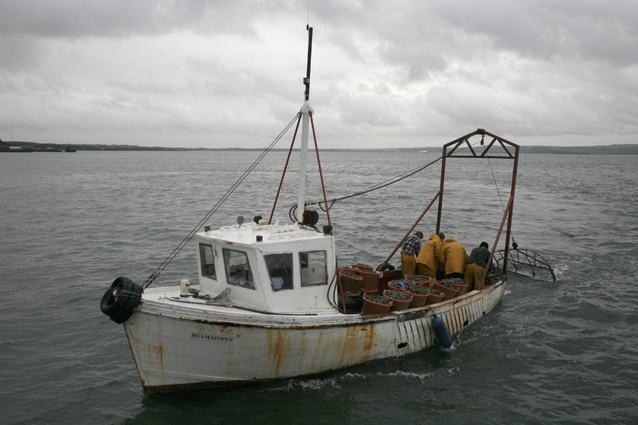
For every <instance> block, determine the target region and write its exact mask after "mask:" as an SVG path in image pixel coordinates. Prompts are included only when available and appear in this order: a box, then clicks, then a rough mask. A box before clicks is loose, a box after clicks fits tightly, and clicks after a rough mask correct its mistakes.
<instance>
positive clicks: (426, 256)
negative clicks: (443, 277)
mask: <svg viewBox="0 0 638 425" xmlns="http://www.w3.org/2000/svg"><path fill="white" fill-rule="evenodd" d="M441 245H443V241H442V240H441V238H440V237H439V236H438V235H437V234H436V233H432V234H431V235H430V240H429V241H427V242H426V243H425V245H423V248H421V251H419V256H418V257H417V258H416V262H417V263H421V264H425V265H426V266H428V268H429V269H430V270H432V271H433V272H436V266H437V265H438V264H439V261H441V262H442V260H441Z"/></svg>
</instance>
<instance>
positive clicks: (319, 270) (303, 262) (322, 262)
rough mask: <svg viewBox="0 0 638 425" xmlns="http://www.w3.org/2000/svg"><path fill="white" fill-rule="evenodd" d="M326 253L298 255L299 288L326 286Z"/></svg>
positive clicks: (309, 252) (302, 253) (317, 252)
mask: <svg viewBox="0 0 638 425" xmlns="http://www.w3.org/2000/svg"><path fill="white" fill-rule="evenodd" d="M326 258H327V255H326V251H307V252H300V253H299V264H300V266H301V286H312V285H326V284H327V283H328V272H327V267H326V263H327V260H326Z"/></svg>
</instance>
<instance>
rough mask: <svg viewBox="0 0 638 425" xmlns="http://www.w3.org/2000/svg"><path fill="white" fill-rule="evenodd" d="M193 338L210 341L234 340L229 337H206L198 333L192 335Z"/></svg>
mask: <svg viewBox="0 0 638 425" xmlns="http://www.w3.org/2000/svg"><path fill="white" fill-rule="evenodd" d="M191 338H197V339H208V340H210V341H221V342H233V339H232V338H230V337H227V336H217V335H205V334H198V333H197V332H193V333H191Z"/></svg>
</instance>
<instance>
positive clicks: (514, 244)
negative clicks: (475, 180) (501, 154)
mask: <svg viewBox="0 0 638 425" xmlns="http://www.w3.org/2000/svg"><path fill="white" fill-rule="evenodd" d="M487 163H488V164H489V166H490V171H491V172H492V179H494V186H495V187H496V193H498V199H499V200H500V201H501V208H503V212H505V204H503V198H501V191H500V190H498V183H497V182H496V175H495V174H494V169H492V163H491V162H490V159H489V158H487ZM510 235H511V236H512V247H513V248H514V249H517V248H518V244H517V243H516V239H514V233H513V232H511V233H510Z"/></svg>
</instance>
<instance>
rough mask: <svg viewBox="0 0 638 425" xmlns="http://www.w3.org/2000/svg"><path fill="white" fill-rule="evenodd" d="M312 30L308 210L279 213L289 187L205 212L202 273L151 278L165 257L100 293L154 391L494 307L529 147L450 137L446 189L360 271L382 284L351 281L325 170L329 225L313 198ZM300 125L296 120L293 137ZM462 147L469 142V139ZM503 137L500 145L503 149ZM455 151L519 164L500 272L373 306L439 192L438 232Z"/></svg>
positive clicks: (245, 374) (322, 359) (327, 364)
mask: <svg viewBox="0 0 638 425" xmlns="http://www.w3.org/2000/svg"><path fill="white" fill-rule="evenodd" d="M308 36H309V38H308V39H309V43H308V67H307V74H306V78H304V84H305V86H306V91H305V100H304V104H303V106H302V108H301V110H300V111H299V113H298V114H297V117H296V123H297V129H299V126H301V138H300V139H301V148H300V155H301V159H300V164H301V166H300V171H299V174H300V175H299V189H298V194H297V211H298V212H300V213H299V214H296V217H295V216H294V215H293V219H294V221H293V222H292V223H280V222H279V221H275V222H274V223H273V222H272V220H273V217H272V215H274V210H275V205H276V203H277V198H278V197H279V192H277V196H276V197H275V204H274V205H273V214H271V217H270V218H268V219H265V218H262V217H259V216H257V217H255V218H254V219H253V220H251V221H249V222H244V220H243V219H242V218H240V219H238V220H237V222H236V223H235V222H233V223H232V224H229V225H228V226H225V227H221V228H216V229H212V228H211V227H210V226H204V224H205V221H202V222H200V223H199V224H198V225H197V226H196V229H195V231H194V232H193V233H192V234H191V235H189V237H187V238H186V239H185V241H186V242H188V241H190V240H191V239H192V240H193V241H194V245H195V247H196V253H195V254H196V256H197V264H198V270H197V273H198V276H199V277H198V282H189V281H186V280H182V281H180V282H179V285H177V284H176V285H175V286H172V287H158V288H150V287H149V285H150V283H151V282H152V281H153V280H154V279H155V278H156V277H157V276H158V274H159V271H161V270H162V268H161V267H162V266H161V267H160V268H158V270H156V271H155V272H154V273H153V274H152V275H151V276H150V277H149V279H148V280H147V282H146V283H144V284H142V285H139V284H136V283H134V282H133V281H131V280H130V279H128V278H126V277H118V278H117V279H115V281H114V282H113V284H112V285H111V286H110V287H109V288H108V290H107V291H106V293H105V294H104V296H103V298H102V301H101V305H100V307H101V310H102V311H103V312H104V313H105V314H106V315H107V316H109V317H110V318H111V320H113V321H114V322H116V323H118V324H123V326H124V330H125V332H126V336H127V338H128V342H129V345H130V348H131V352H132V354H133V359H134V361H135V364H136V366H137V370H138V372H139V377H140V380H141V383H142V386H143V388H144V390H145V392H146V393H157V392H171V391H183V390H192V389H198V388H208V387H219V386H231V385H238V384H246V383H254V382H261V381H270V380H276V379H282V378H292V377H300V376H307V375H316V374H321V373H325V372H328V371H334V370H339V369H343V368H347V367H349V366H354V365H357V364H361V363H364V362H368V361H371V360H375V359H383V358H388V357H400V356H405V355H408V354H410V353H415V352H418V351H420V350H423V349H426V348H428V347H431V346H433V345H435V344H438V343H439V342H440V341H441V340H442V339H443V338H445V337H448V338H449V337H450V336H454V335H456V334H458V333H459V332H461V331H462V330H463V329H465V328H466V327H468V326H470V325H471V324H473V323H474V322H476V321H478V320H479V319H480V318H481V317H482V316H483V315H485V314H486V313H488V312H490V311H491V310H493V309H494V307H495V306H496V305H497V304H498V303H499V301H500V300H501V297H502V296H503V293H504V291H505V287H506V283H507V274H506V270H507V266H506V263H507V258H508V245H509V239H510V231H511V223H512V212H513V202H514V188H515V184H516V168H517V163H518V154H519V148H518V146H517V145H515V144H513V143H511V142H509V141H507V140H505V139H502V138H500V137H498V136H496V135H493V134H491V133H489V132H487V131H485V130H483V129H478V130H476V131H475V132H472V133H470V134H467V135H465V136H462V137H460V138H458V139H456V140H454V141H452V142H450V143H447V144H445V145H444V146H443V153H442V156H441V158H440V159H441V163H442V167H441V184H440V189H439V191H438V192H437V193H436V194H435V195H434V197H433V198H432V200H431V202H429V204H428V205H427V207H426V208H425V210H424V211H423V213H422V214H421V216H420V217H419V218H418V219H417V220H416V222H415V223H414V225H413V226H412V227H411V228H410V229H406V233H405V236H403V238H402V239H401V240H400V241H398V243H397V245H396V248H394V251H393V252H392V253H391V254H389V256H388V257H387V260H386V261H385V262H384V263H383V264H382V265H381V266H379V267H378V268H377V269H376V270H368V271H363V270H360V271H356V270H355V274H357V272H360V276H363V275H364V274H367V275H372V277H373V279H372V286H371V287H370V286H366V287H365V288H363V287H362V288H355V290H354V291H347V290H346V289H345V278H342V277H343V276H345V275H346V274H347V273H345V272H344V270H345V268H340V267H339V265H338V259H337V255H336V248H335V246H336V242H335V238H336V236H335V235H333V233H332V227H331V224H330V214H329V208H328V205H329V202H328V199H327V197H326V190H325V187H323V178H322V182H321V184H322V187H323V199H324V207H325V212H326V218H327V224H326V225H324V226H323V227H322V228H321V229H319V228H318V222H317V217H318V214H317V213H316V212H315V211H312V210H309V209H307V205H306V193H305V192H306V163H307V161H308V140H309V134H310V128H312V134H313V136H314V142H315V148H316V149H315V150H316V153H317V161H318V164H319V174H320V175H321V164H320V161H319V149H318V148H317V141H316V136H315V135H314V122H313V109H312V108H311V106H310V103H309V89H310V58H311V52H312V28H308ZM296 135H297V130H295V136H294V137H293V145H294V140H295V138H296ZM475 136H476V137H479V138H481V144H483V143H482V142H483V139H485V138H486V137H487V138H488V141H486V145H485V146H484V147H483V149H482V150H481V151H480V152H479V151H478V150H477V149H474V148H473V147H472V144H471V143H470V138H472V137H475ZM490 138H491V142H489V139H490ZM293 145H291V148H290V153H289V156H288V158H290V154H291V153H292V152H293ZM461 146H463V147H467V149H463V150H461V149H459V148H460V147H461ZM497 147H498V149H499V152H498V153H494V152H495V151H496V148H497ZM452 158H454V159H456V158H465V159H475V160H476V159H486V158H504V159H509V160H512V162H513V164H514V165H513V173H512V184H511V192H510V198H509V202H508V204H507V207H506V208H505V212H504V214H503V218H502V221H501V223H500V227H499V230H498V233H497V236H496V240H495V241H494V242H493V244H492V247H493V248H492V250H491V257H490V264H491V260H492V258H493V256H494V252H495V249H496V246H497V245H498V242H499V238H500V237H501V234H502V233H503V230H504V229H505V247H506V248H505V250H504V252H503V258H502V261H503V262H504V264H505V265H504V267H503V268H502V271H499V270H496V269H494V270H491V271H490V272H489V274H488V272H487V271H486V272H485V273H484V275H483V277H482V281H481V285H479V286H478V287H477V288H476V289H474V290H472V291H470V292H468V293H465V294H462V295H457V293H456V292H455V294H454V295H453V296H451V297H449V299H443V300H441V301H436V302H434V303H431V304H424V305H421V306H415V307H412V308H410V306H408V308H404V309H402V310H393V311H385V312H376V313H370V312H369V311H368V312H366V310H365V306H364V307H362V305H361V302H363V299H364V298H366V297H365V296H363V297H362V295H361V291H365V292H366V293H369V294H373V293H376V294H378V295H383V294H384V293H385V290H386V289H388V288H389V286H388V285H389V284H390V282H391V281H393V280H397V279H401V273H402V271H401V270H400V269H392V267H390V266H389V264H390V262H391V261H392V258H393V256H394V254H395V253H396V252H397V250H398V249H399V248H400V247H401V245H402V243H403V242H404V240H405V239H406V238H407V237H408V236H409V235H410V234H411V232H412V231H413V230H414V228H415V227H416V226H417V224H418V223H419V222H420V220H421V219H422V218H423V216H424V215H425V214H426V213H427V212H428V210H429V209H430V208H431V207H432V206H433V205H434V204H435V202H438V215H437V229H436V230H437V232H438V231H439V228H440V224H441V211H442V205H443V194H444V182H445V169H446V164H448V162H449V161H450V160H451V159H452ZM287 164H288V163H287V162H286V166H287ZM285 168H286V167H285ZM285 168H284V174H285ZM282 181H283V176H282ZM280 190H281V185H280ZM205 219H207V217H205ZM202 227H203V229H202ZM398 239H399V237H397V240H398ZM186 242H183V244H180V245H181V246H183V245H184V244H185V243H186ZM170 258H171V256H169V259H170ZM384 258H385V256H384ZM163 264H166V262H165V263H163ZM353 270H354V269H353ZM361 281H363V278H362V277H361ZM366 285H367V284H366ZM357 289H359V290H357ZM459 292H462V291H459Z"/></svg>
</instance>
